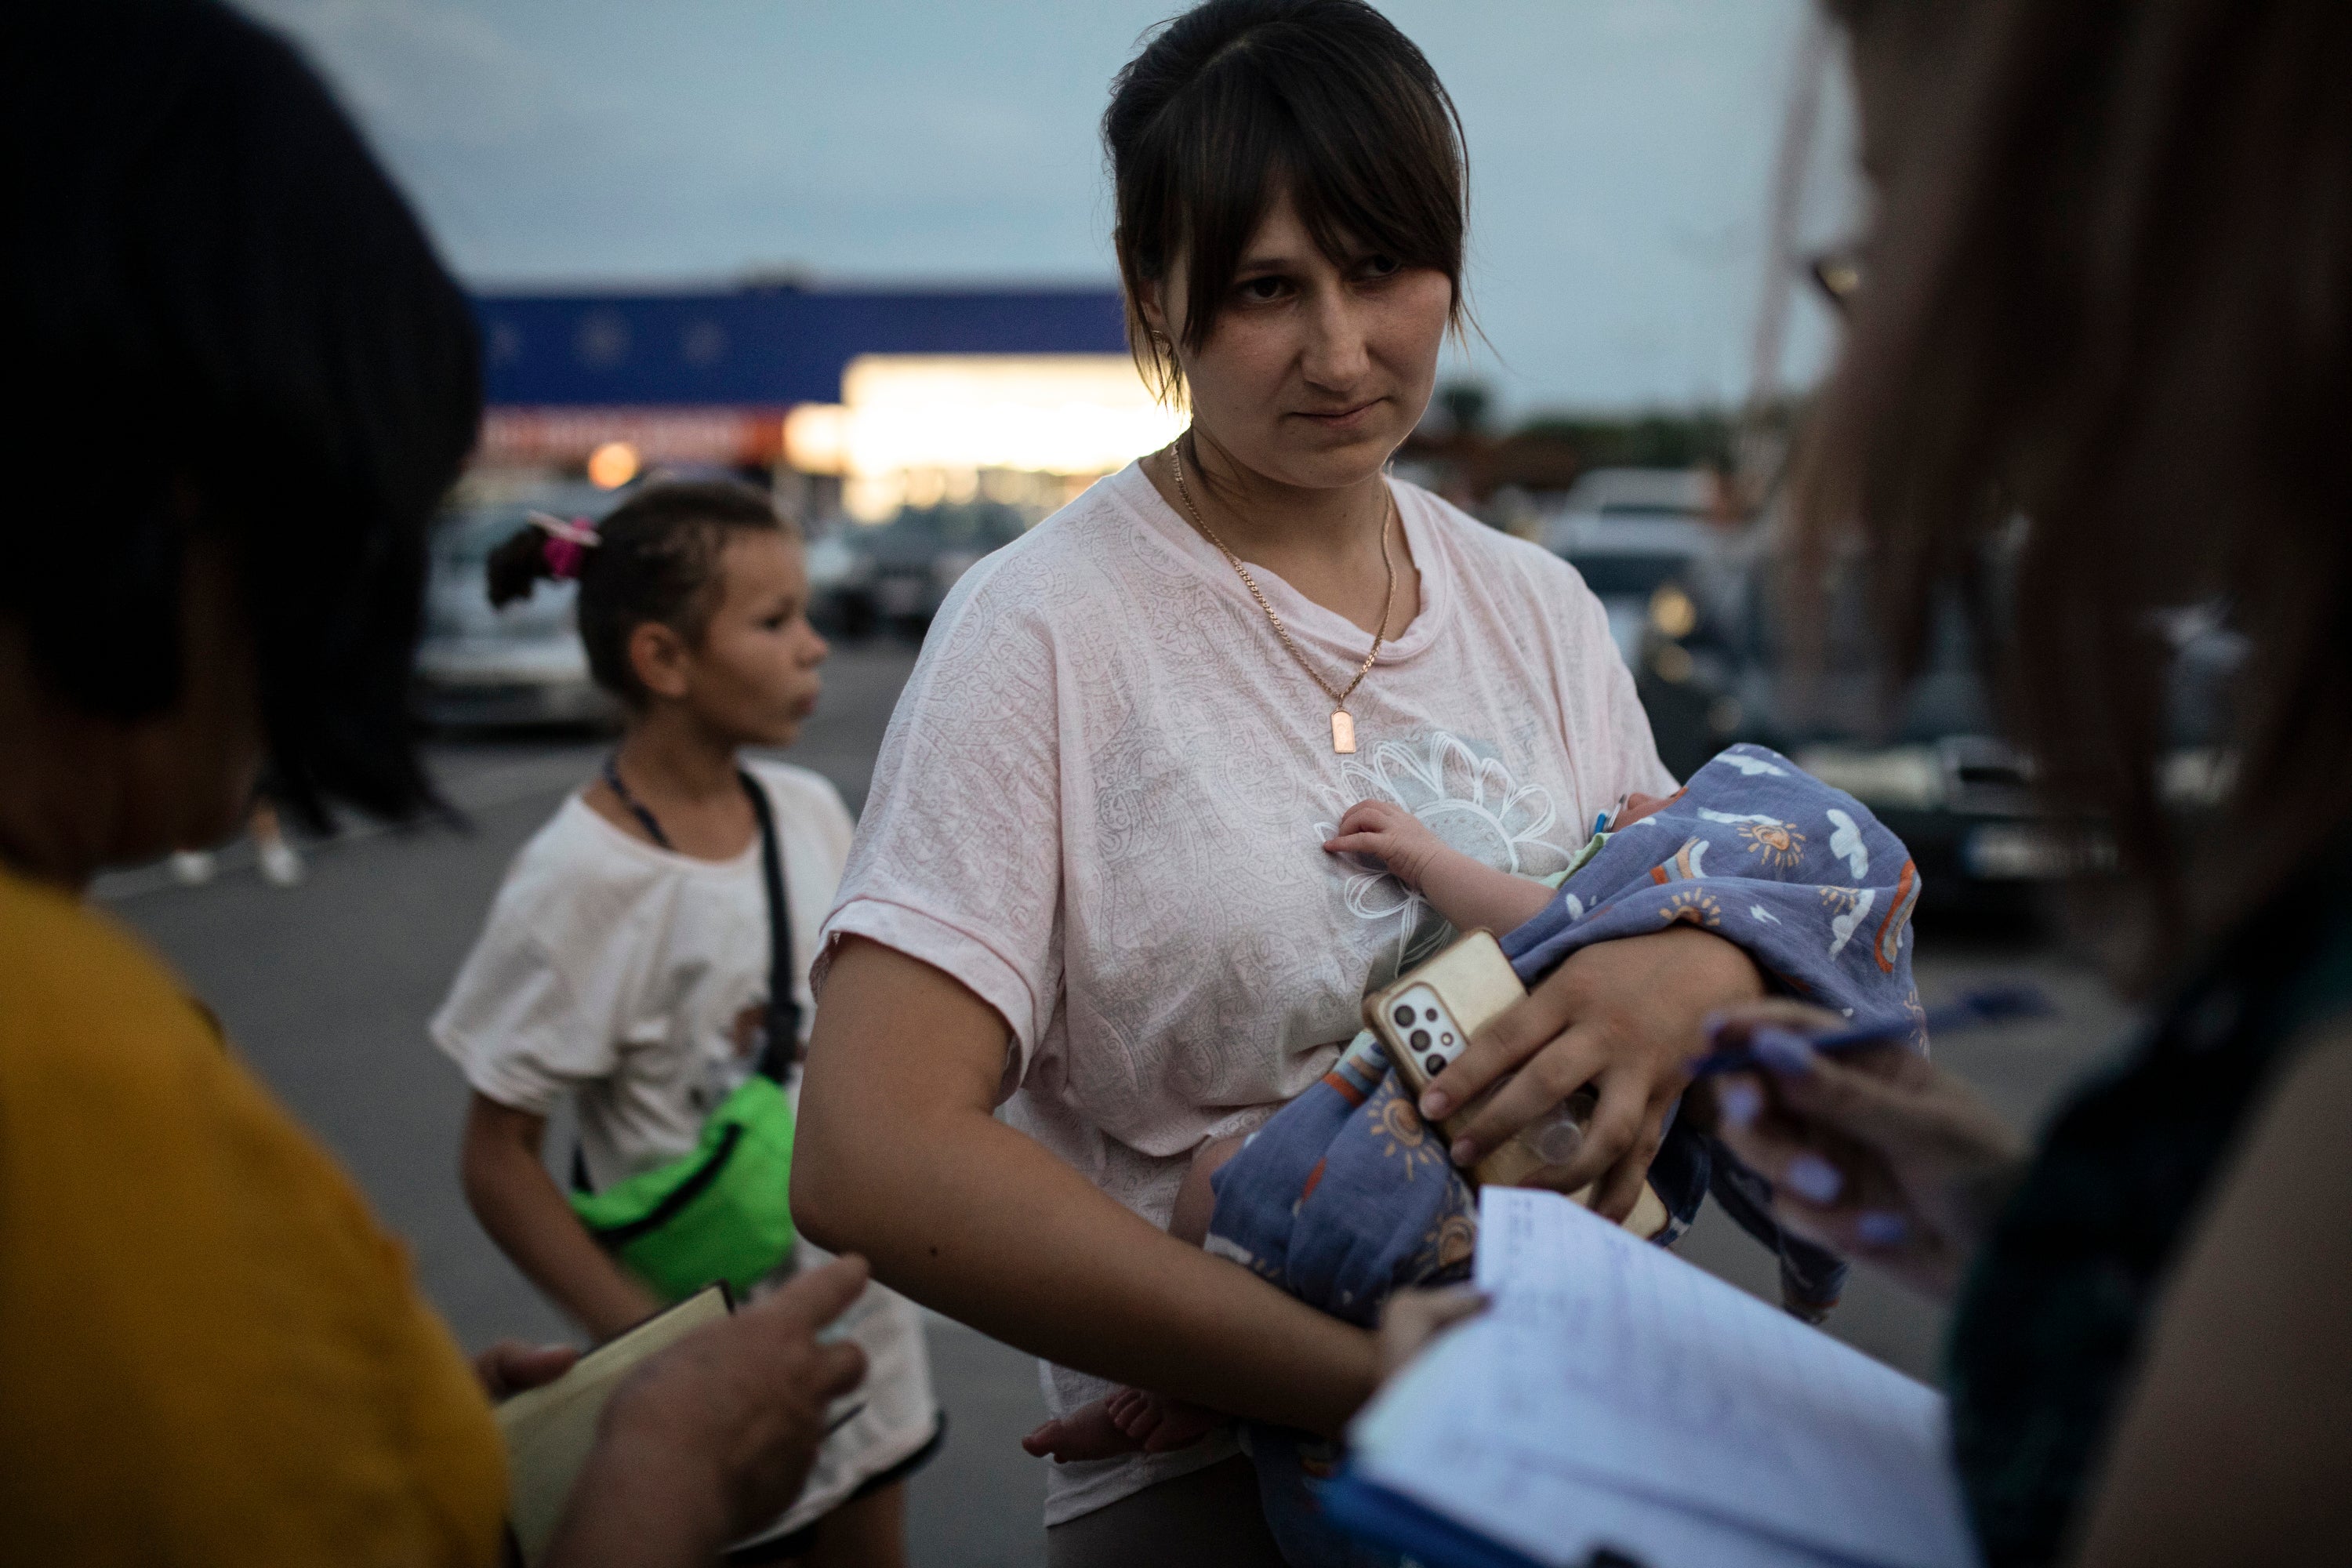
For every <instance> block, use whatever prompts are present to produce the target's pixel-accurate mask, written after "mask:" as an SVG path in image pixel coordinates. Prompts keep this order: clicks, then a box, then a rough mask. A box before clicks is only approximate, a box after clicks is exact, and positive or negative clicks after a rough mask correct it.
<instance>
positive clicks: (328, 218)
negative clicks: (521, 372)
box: [0, 0, 865, 1564]
mask: <svg viewBox="0 0 2352 1568" xmlns="http://www.w3.org/2000/svg"><path fill="white" fill-rule="evenodd" d="M12 35H13V36H12V39H11V43H12V47H11V48H10V49H8V50H7V51H5V53H0V127H5V129H0V156H5V161H6V162H7V163H8V164H9V165H10V166H11V169H12V171H13V172H14V173H15V174H16V176H17V178H16V183H15V192H14V195H15V198H16V199H15V203H14V207H13V221H12V223H11V224H10V226H9V229H8V233H7V238H6V241H5V250H0V254H5V258H6V267H7V276H6V279H5V281H6V283H7V285H8V287H6V288H5V289H0V311H5V316H6V326H5V337H6V340H7V342H9V343H10V345H11V360H12V369H13V370H14V372H15V373H16V379H17V383H18V385H19V387H20V390H24V391H29V392H30V394H31V395H30V396H29V397H23V398H20V401H19V402H18V404H17V405H16V407H17V412H16V415H15V416H11V418H10V420H9V421H8V422H7V423H6V424H5V426H0V463H5V468H6V469H7V471H8V473H9V474H10V476H11V493H10V497H9V500H10V505H9V507H8V509H7V510H6V511H5V514H0V563H5V564H0V1411H5V1419H0V1559H5V1560H6V1561H8V1562H12V1563H16V1562H22V1563H43V1564H51V1563H132V1562H137V1563H191V1564H215V1563H218V1564H226V1563H237V1564H278V1563H288V1564H291V1563H320V1562H327V1561H337V1562H345V1563H366V1564H408V1563H419V1564H444V1563H446V1564H487V1563H492V1562H494V1561H496V1560H497V1558H498V1556H499V1547H500V1542H501V1537H502V1529H501V1520H502V1518H503V1515H504V1512H505V1507H506V1485H507V1483H506V1474H505V1468H504V1463H503V1460H502V1458H501V1455H500V1451H499V1440H498V1435H497V1432H496V1429H495V1427H494V1426H493V1424H492V1422H491V1420H490V1415H489V1407H488V1396H489V1395H493V1394H499V1393H501V1392H504V1391H505V1390H507V1389H509V1388H513V1387H520V1386H526V1385H528V1384H533V1383H538V1382H543V1381H545V1380H546V1379H548V1378H550V1377H551V1376H553V1375H555V1374H556V1373H560V1372H561V1371H562V1369H563V1368H564V1367H565V1366H566V1365H568V1364H569V1363H570V1360H571V1352H568V1351H533V1350H530V1349H529V1348H527V1347H523V1346H520V1345H502V1346H499V1347H498V1348H496V1349H494V1350H492V1351H491V1352H488V1353H487V1354H486V1355H485V1356H484V1357H483V1358H482V1360H481V1362H480V1363H478V1364H477V1365H476V1366H475V1367H474V1368H473V1369H471V1370H470V1371H469V1369H468V1368H467V1364H466V1363H465V1361H464V1360H463V1358H462V1357H461V1356H460V1355H459V1353H458V1352H457V1347H456V1345H455V1344H454V1342H452V1341H451V1339H450V1337H449V1334H448V1332H447V1331H446V1328H444V1326H443V1325H442V1324H441V1322H440V1321H439V1320H438V1319H437V1318H436V1316H435V1314H434V1313H433V1311H432V1310H431V1309H430V1308H429V1307H428V1306H427V1305H426V1304H425V1301H424V1300H423V1299H422V1298H421V1297H420V1296H419V1295H418V1293H417V1291H416V1289H415V1284H414V1282H413V1280H412V1279H411V1277H410V1271H409V1267H408V1261H407V1257H406V1254H405V1251H404V1248H403V1247H402V1246H401V1244H400V1243H399V1242H398V1241H397V1240H395V1239H394V1237H391V1236H389V1235H388V1234H386V1233H385V1232H384V1231H383V1229H382V1228H381V1226H378V1224H377V1223H376V1221H375V1220H374V1219H373V1216H372V1215H370V1214H369V1213H368V1210H367V1207H366V1205H365V1204H364V1203H363V1202H362V1200H361V1197H360V1195H359V1194H358V1192H357V1191H356V1189H355V1188H354V1187H353V1186H352V1184H351V1182H350V1181H349V1180H348V1179H347V1178H346V1177H345V1176H344V1175H343V1174H342V1173H341V1172H340V1171H339V1170H338V1169H337V1168H336V1166H335V1165H334V1163H333V1162H332V1161H331V1159H330V1158H329V1157H328V1156H327V1155H326V1154H325V1153H324V1152H323V1151H321V1150H320V1148H319V1146H318V1145H317V1144H316V1143H315V1142H312V1141H311V1139H310V1137H309V1136H308V1135H307V1134H305V1133H304V1132H303V1131H301V1130H300V1129H299V1127H297V1126H296V1125H295V1124H294V1123H293V1121H291V1120H290V1119H289V1118H288V1117H287V1115H286V1114H285V1112H284V1111H283V1110H280V1109H279V1108H278V1106H277V1105H276V1103H275V1102H274V1101H273V1100H271V1099H270V1097H269V1096H268V1093H267V1092H266V1091H265V1090H263V1089H262V1088H261V1087H260V1086H259V1084H258V1083H257V1082H256V1080H255V1079H253V1078H252V1076H251V1075H250V1074H249V1073H248V1072H247V1070H246V1069H245V1068H243V1067H242V1066H241V1065H240V1064H239V1062H238V1061H237V1059H236V1055H235V1053H234V1051H233V1050H232V1049H231V1048H230V1047H228V1045H227V1044H226V1042H225V1041H224V1040H223V1039H222V1038H221V1037H220V1035H219V1033H218V1031H217V1029H216V1028H215V1026H214V1025H213V1023H212V1020H211V1018H210V1016H209V1015H208V1014H207V1013H206V1012H205V1010H204V1009H203V1007H202V1006H201V1005H200V1004H198V1003H196V1002H194V1001H193V1000H191V999H190V998H188V997H186V996H185V995H184V994H182V992H181V990H180V988H179V986H178V984H177V983H176V982H175V981H174V980H173V977H172V976H171V975H170V974H169V973H166V972H165V971H164V969H163V967H162V966H161V965H160V964H159V963H157V962H156V961H155V960H154V959H153V958H152V956H151V955H149V954H148V953H147V952H144V951H143V950H142V948H141V947H140V946H139V945H138V943H137V942H135V941H134V940H132V939H131V937H129V936H128V935H127V934H126V933H124V932H123V931H121V930H120V929H119V928H117V927H116V926H115V925H114V924H113V923H112V922H110V921H107V920H105V919H104V918H103V917H101V916H100V915H98V914H96V913H94V912H92V911H91V910H89V909H88V908H87V907H85V906H84V904H83V903H82V902H81V900H80V894H81V893H82V891H83V889H85V888H86V887H87V885H88V883H89V879H90V878H91V877H92V876H93V875H95V874H96V873H97V872H98V871H99V870H100V869H101V868H104V867H106V866H109V865H114V864H121V863H128V862H133V861H139V860H145V859H152V858H156V857H158V856H161V855H163V854H166V853H168V852H170V851H173V850H175V849H184V848H198V847H205V846H206V845H209V844H213V843H215V842H217V841H219V840H220V839H221V838H222V837H225V836H226V835H227V834H228V833H230V832H232V831H233V830H234V829H235V828H236V826H238V825H239V824H240V823H241V822H242V821H243V819H244V816H245V813H246V809H247V805H248V804H249V801H250V799H251V795H252V790H253V784H254V780H255V777H256V774H257V771H258V768H259V764H260V762H261V759H262V757H263V755H264V753H265V752H267V753H268V756H269V757H270V759H271V762H272V764H273V770H272V771H273V777H274V778H275V779H276V781H277V784H278V788H279V790H280V791H281V792H282V793H281V796H280V798H281V800H282V802H283V804H284V805H285V806H286V807H287V808H288V809H289V811H290V812H292V813H294V814H296V815H298V816H302V817H305V818H307V819H309V820H310V821H311V822H313V823H319V822H322V821H323V820H325V815H326V803H327V802H328V801H330V800H341V801H342V802H346V803H349V804H351V805H356V806H358V807H360V808H362V809H364V810H367V811H369V812H372V813H374V814H376V815H379V816H387V817H394V818H397V817H404V816H415V815H416V814H417V813H418V812H419V811H421V810H423V809H425V808H426V807H428V806H430V805H431V804H432V794H431V789H430V786H429V784H427V782H426V780H425V775H424V773H423V771H422V769H421V765H420V763H419V762H418V759H417V757H416V755H415V750H414V746H413V742H412V740H411V736H410V728H409V724H408V721H407V716H406V711H405V693H406V688H407V678H408V666H409V659H410V656H411V654H412V652H413V648H414V644H415V636H416V630H417V625H418V619H419V611H420V604H421V599H422V590H423V581H424V565H425V552H424V538H425V520H426V517H427V515H428V514H429V512H430V510H431V508H432V506H433V504H434V502H435V501H436V499H437V498H438V497H439V495H440V494H441V492H442V491H443V490H444V489H446V486H447V485H448V483H449V481H450V479H452V478H453V477H454V475H455V473H456V471H457V465H458V463H459V461H460V460H461V459H462V458H463V457H464V455H465V453H466V451H467V448H468V447H470V446H471V444H472V441H473V437H474V427H475V424H476V422H477V419H478V415H479V402H480V394H479V379H478V364H477V350H476V346H475V340H474V329H473V325H472V321H471V317H470V315H469V313H468V311H467V306H466V303H465V300H464V298H463V296H462V295H461V294H460V293H459V292H458V290H457V287H456V285H455V284H454V283H452V282H451V280H450V279H449V278H448V276H447V275H446V272H444V271H443V269H442V268H441V266H440V264H439V262H438V261H437V260H436V258H435V257H434V254H433V251H432V248H431V247H430V245H429V244H428V243H427V241H426V239H425V236H424V235H423V234H422V233H421V232H420V230H419V229H418V228H417V226H416V224H415V219H414V218H413V217H412V216H410V215H409V213H408V211H407V209H406V208H405V206H404V205H403V204H402V203H401V201H400V199H399V197H398V196H397V195H395V194H394V192H393V190H392V188H391V186H390V185H389V184H388V183H387V182H386V181H385V179H384V177H383V174H382V173H381V171H380V170H379V169H378V168H377V167H376V166H375V164H374V163H373V160H372V159H371V158H370V157H369V155H368V153H367V152H366V151H365V149H364V148H363V147H362V144H361V142H360V141H359V139H358V137H357V136H356V134H355V133H354V132H352V128H351V126H350V125H349V123H348V122H347V121H345V120H344V118H343V117H342V115H341V112H340V111H339V110H337V109H336V108H335V106H334V104H333V103H332V101H331V100H330V98H329V97H328V95H327V94H326V92H325V91H324V89H322V88H321V87H320V84H319V82H318V81H317V80H316V79H315V78H313V77H312V76H311V74H310V72H309V70H308V69H307V68H304V66H303V65H302V64H301V62H300V61H299V59H298V58H296V57H295V56H294V54H293V53H292V51H290V50H289V48H288V47H286V46H285V45H284V44H283V43H281V42H280V41H278V39H277V38H276V37H273V36H272V35H270V34H268V33H267V32H266V31H264V30H262V29H260V28H258V27H257V26H254V25H253V24H251V23H249V22H247V21H244V20H242V19H240V18H238V17H236V16H234V15H233V14H232V13H230V12H228V11H227V10H226V9H225V8H223V7H221V6H219V5H215V4H211V3H208V0H84V3H82V4H78V5H72V6H40V7H34V8H31V9H30V10H29V11H28V12H27V14H26V15H25V16H20V17H17V18H16V23H15V26H14V27H13V28H12ZM864 1279H865V1269H864V1267H863V1265H862V1264H860V1263H858V1262H857V1261H856V1260H854V1259H849V1260H844V1261H843V1262H841V1263H839V1264H836V1265H835V1266H833V1267H831V1268H827V1269H824V1270H821V1271H818V1272H815V1273H812V1274H809V1275H806V1276H803V1278H802V1279H799V1280H797V1281H796V1282H795V1283H794V1285H793V1286H792V1287H790V1288H788V1289H784V1290H781V1291H779V1292H777V1293H776V1294H775V1295H774V1296H772V1297H771V1298H769V1299H768V1300H766V1301H764V1302H762V1303H761V1305H760V1306H758V1307H756V1308H754V1309H752V1310H749V1311H747V1312H745V1313H743V1314H740V1315H739V1316H737V1317H735V1318H733V1319H730V1320H729V1321H727V1322H725V1323H723V1324H720V1325H718V1326H716V1327H714V1328H712V1329H709V1330H706V1331H702V1332H700V1333H698V1334H696V1335H694V1336H692V1337H690V1338H689V1339H688V1340H687V1341H685V1342H682V1343H681V1344H679V1345H678V1346H677V1347H676V1348H675V1349H674V1350H673V1351H671V1352H668V1353H667V1354H665V1355H662V1356H660V1357H656V1358H655V1359H653V1360H651V1361H649V1362H648V1363H646V1366H645V1367H644V1368H643V1369H642V1370H641V1371H640V1372H639V1373H637V1374H636V1376H635V1378H634V1379H633V1380H632V1381H631V1382H630V1383H628V1384H625V1385H624V1387H623V1389H622V1390H621V1392H620V1393H619V1394H617V1395H616V1396H615V1398H614V1402H613V1404H612V1405H610V1406H609V1407H608V1408H607V1411H606V1413H605V1417H604V1423H603V1426H602V1427H601V1429H600V1434H599V1438H598V1442H597V1446H596V1448H595V1450H594V1451H593V1454H592V1455H591V1456H590V1458H589V1459H588V1461H587V1466H586V1468H585V1470H584V1471H583V1476H582V1478H581V1480H580V1484H579V1485H578V1486H577V1488H576V1489H575V1490H574V1492H573V1496H572V1503H571V1505H570V1508H569V1510H568V1512H567V1513H566V1515H565V1519H564V1522H563V1524H562V1527H561V1528H560V1529H559V1531H558V1533H557V1536H556V1539H555V1542H554V1543H553V1545H552V1547H551V1560H553V1561H555V1562H559V1563H583V1562H591V1561H593V1562H596V1563H646V1564H656V1563H661V1564H667V1563H690V1562H696V1561H708V1560H709V1558H710V1557H711V1556H713V1555H714V1554H715V1553H716V1552H717V1551H718V1550H719V1547H720V1545H721V1544H722V1543H723V1542H725V1541H726V1540H728V1539H730V1537H731V1536H733V1535H734V1534H736V1533H739V1532H740V1531H742V1530H744V1529H745V1528H748V1527H749V1526H750V1525H751V1524H753V1523H756V1522H757V1521H760V1520H761V1519H763V1518H765V1517H768V1516H769V1515H772V1513H773V1512H774V1511H775V1510H777V1509H778V1508H779V1507H780V1506H781V1505H782V1502H783V1501H784V1500H787V1499H788V1498H790V1497H791V1496H792V1495H793V1492H794V1491H795V1490H797V1489H798V1488H799V1485H800V1482H801V1479H802V1477H803V1475H804V1474H805V1473H806V1471H807V1469H808V1467H809V1464H810V1462H811V1460H812V1459H813V1458H814V1454H815V1451H816V1447H817V1445H818V1442H819V1440H820V1439H821V1437H822V1436H823V1426H824V1407H825V1404H826V1401H827V1400H828V1399H830V1398H831V1397H833V1396H835V1395H836V1394H840V1393H843V1392H845V1391H846V1390H847V1389H849V1388H850V1387H852V1386H854V1385H855V1384H856V1382H857V1380H858V1378H859V1377H860V1375H861V1374H862V1365H861V1361H860V1357H859V1354H858V1352H856V1349H855V1348H854V1347H850V1346H846V1345H820V1344H819V1343H818V1342H817V1341H816V1337H815V1336H816V1331H817V1330H818V1329H819V1328H820V1327H822V1326H823V1325H824V1323H825V1322H827V1321H830V1320H831V1319H832V1318H833V1317H834V1316H835V1314H836V1313H837V1312H838V1311H839V1310H841V1309H842V1308H843V1307H844V1306H845V1305H846V1304H847V1303H848V1302H849V1300H851V1299H852V1298H853V1297H854V1296H856V1293H857V1291H858V1290H859V1289H861V1288H862V1286H863V1284H864Z"/></svg>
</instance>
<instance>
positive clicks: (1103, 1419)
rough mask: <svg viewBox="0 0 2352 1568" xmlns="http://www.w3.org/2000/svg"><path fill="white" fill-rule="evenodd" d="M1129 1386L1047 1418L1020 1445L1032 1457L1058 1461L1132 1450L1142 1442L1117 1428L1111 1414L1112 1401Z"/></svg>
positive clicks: (1103, 1456) (1099, 1456) (1101, 1456)
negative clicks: (1060, 1414)
mask: <svg viewBox="0 0 2352 1568" xmlns="http://www.w3.org/2000/svg"><path fill="white" fill-rule="evenodd" d="M1133 1392H1134V1391H1133V1390H1132V1389H1121V1390H1119V1394H1130V1393H1133ZM1119 1394H1114V1395H1112V1396H1111V1399H1097V1400H1096V1401H1095V1402H1094V1403H1093V1404H1092V1405H1085V1406H1082V1407H1081V1408H1079V1409H1076V1410H1073V1411H1071V1412H1070V1413H1069V1414H1068V1415H1063V1416H1058V1417H1056V1418H1055V1419H1054V1420H1051V1421H1048V1422H1046V1423H1045V1425H1044V1426H1040V1427H1038V1428H1037V1430H1035V1431H1034V1432H1032V1433H1030V1434H1029V1436H1026V1437H1024V1438H1022V1439H1021V1447H1024V1448H1025V1449H1026V1450H1028V1452H1029V1454H1030V1455H1031V1457H1033V1458H1039V1459H1045V1458H1050V1459H1052V1460H1053V1461H1054V1462H1055V1464H1057V1465H1066V1464H1069V1463H1070V1462H1072V1461H1073V1460H1076V1459H1109V1458H1117V1457H1118V1456H1119V1455H1121V1454H1132V1453H1135V1452H1137V1451H1138V1450H1139V1449H1140V1448H1141V1447H1143V1445H1142V1444H1141V1443H1140V1442H1139V1441H1138V1440H1136V1439H1135V1438H1133V1437H1130V1436H1128V1435H1127V1434H1126V1433H1125V1432H1124V1431H1122V1430H1120V1429H1119V1426H1118V1422H1116V1421H1114V1420H1113V1419H1112V1418H1111V1414H1110V1406H1111V1404H1112V1401H1113V1400H1115V1399H1117V1398H1118V1397H1119Z"/></svg>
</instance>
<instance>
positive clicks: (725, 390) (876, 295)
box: [474, 287, 1127, 409]
mask: <svg viewBox="0 0 2352 1568" xmlns="http://www.w3.org/2000/svg"><path fill="white" fill-rule="evenodd" d="M474 308H475V310H476V312H477V314H478V318H479V320H480V322H481V328H482V347H483V373H484V378H485V382H486V386H485V391H486V392H487V394H488V402H489V403H490V405H492V406H493V407H509V408H520V407H530V408H545V409H560V408H596V407H621V406H626V407H635V408H697V409H719V408H740V409H754V408H757V409H775V408H783V407H789V406H791V405H793V404H797V403H833V402H836V401H838V400H839V399H840V396H841V373H842V370H843V367H845V365H847V364H848V363H849V362H850V361H851V360H853V359H855V358H856V357H857V356H858V355H860V354H869V353H891V354H1100V353H1126V352H1127V334H1126V329H1125V324H1124V316H1123V313H1122V310H1121V306H1120V301H1119V295H1118V290H1117V289H936V290H934V289H828V288H807V289H802V288H793V287H772V288H748V289H740V290H737V291H733V292H723V293H722V292H713V293H675V294H661V293H640V294H589V293H573V294H521V293H516V294H502V293H494V294H482V295H478V296H477V297H476V299H475V301H474Z"/></svg>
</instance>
